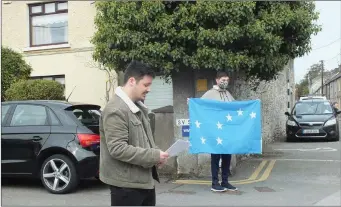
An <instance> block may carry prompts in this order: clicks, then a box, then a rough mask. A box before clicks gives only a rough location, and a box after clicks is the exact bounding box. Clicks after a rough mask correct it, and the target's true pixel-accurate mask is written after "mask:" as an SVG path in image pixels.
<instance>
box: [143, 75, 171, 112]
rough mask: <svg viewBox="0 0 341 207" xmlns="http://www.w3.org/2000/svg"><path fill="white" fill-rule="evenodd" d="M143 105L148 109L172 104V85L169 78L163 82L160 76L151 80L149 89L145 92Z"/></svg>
mask: <svg viewBox="0 0 341 207" xmlns="http://www.w3.org/2000/svg"><path fill="white" fill-rule="evenodd" d="M145 105H146V106H147V107H148V109H149V110H153V109H157V108H161V107H164V106H169V105H170V106H173V85H172V81H171V80H170V81H169V82H168V83H166V82H165V80H164V79H162V78H161V77H160V76H156V77H155V78H154V80H153V84H152V87H151V91H150V92H149V93H148V94H147V98H146V100H145Z"/></svg>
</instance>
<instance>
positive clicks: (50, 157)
mask: <svg viewBox="0 0 341 207" xmlns="http://www.w3.org/2000/svg"><path fill="white" fill-rule="evenodd" d="M1 110H2V113H1V175H2V176H3V177H13V176H29V177H37V178H40V179H41V181H42V183H43V185H44V187H45V188H46V189H47V190H48V191H49V192H51V193H54V194H62V193H69V192H71V191H73V190H75V189H76V187H77V185H78V182H79V180H80V179H83V178H91V177H96V176H98V172H99V140H100V137H99V117H100V113H101V112H100V106H98V105H92V104H76V103H74V104H72V103H69V102H63V101H15V102H2V106H1Z"/></svg>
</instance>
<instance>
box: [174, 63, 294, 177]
mask: <svg viewBox="0 0 341 207" xmlns="http://www.w3.org/2000/svg"><path fill="white" fill-rule="evenodd" d="M214 76H215V72H214V71H197V72H182V73H180V74H178V75H177V76H176V77H173V90H174V93H173V94H174V137H175V139H187V138H183V137H181V127H179V126H177V125H176V123H175V122H176V119H188V106H187V101H186V100H187V98H189V97H201V95H202V94H203V93H204V92H196V85H195V83H196V80H197V79H201V78H206V79H207V80H208V88H211V87H212V85H213V84H215V83H214V81H215V80H214ZM229 76H230V80H231V81H230V91H231V93H232V95H233V96H234V97H235V99H236V100H248V99H260V100H261V101H262V113H263V117H262V126H263V129H262V139H263V146H264V145H266V144H268V143H271V142H274V141H281V140H284V139H285V123H286V116H285V115H284V112H286V111H287V110H288V108H287V107H288V102H290V107H292V104H293V103H294V97H293V91H294V72H293V61H290V62H289V64H288V65H287V66H286V67H285V68H284V70H283V71H282V72H281V73H280V74H279V75H278V78H277V79H276V80H273V81H270V82H268V83H265V82H261V83H260V85H259V86H258V87H257V89H256V90H253V89H252V84H250V83H247V82H245V81H244V80H243V75H242V74H240V73H231V74H229ZM288 80H289V82H288ZM288 83H289V84H288ZM288 87H289V88H290V90H289V94H290V97H289V96H288V90H287V89H288ZM244 157H246V156H238V157H237V160H240V159H242V158H244ZM209 160H210V158H209V155H207V154H201V155H199V156H198V155H191V154H188V153H183V154H182V155H180V156H179V157H177V165H178V169H177V171H178V172H177V173H178V175H186V176H205V177H206V176H210V162H209Z"/></svg>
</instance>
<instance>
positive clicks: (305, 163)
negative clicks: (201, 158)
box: [2, 142, 341, 206]
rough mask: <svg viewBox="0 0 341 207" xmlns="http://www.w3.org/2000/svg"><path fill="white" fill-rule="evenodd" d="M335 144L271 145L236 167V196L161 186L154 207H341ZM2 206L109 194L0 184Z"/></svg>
mask: <svg viewBox="0 0 341 207" xmlns="http://www.w3.org/2000/svg"><path fill="white" fill-rule="evenodd" d="M340 149H341V148H340V142H298V143H275V144H272V145H269V146H267V147H266V148H265V149H264V151H265V153H264V154H263V156H262V157H259V158H255V159H252V160H247V161H244V162H242V163H240V164H239V166H238V168H237V174H236V175H235V176H234V177H232V178H231V180H232V182H233V183H234V184H235V185H236V186H237V187H238V188H239V191H238V192H236V193H213V192H211V191H210V185H209V183H210V181H209V180H207V179H204V180H190V181H186V180H177V181H167V180H165V179H164V180H162V182H161V184H159V185H158V186H157V205H159V206H166V205H172V206H185V205H196V206H208V205H209V206H211V205H216V206H219V205H221V206H226V205H240V206H242V205H244V206H245V205H247V206H250V205H258V206H259V205H263V206H264V205H277V206H278V205H289V206H301V205H336V206H338V205H340V204H341V203H340V194H341V192H340V178H341V172H340V171H341V170H340V168H341V167H340V164H341V159H340ZM2 205H3V206H8V205H16V206H17V205H25V206H27V205H34V206H42V205H44V206H56V205H59V206H108V205H110V197H109V190H108V188H107V187H106V186H105V185H103V184H102V183H101V182H99V181H97V180H86V181H82V182H81V185H80V187H79V189H78V190H77V191H76V192H75V193H72V194H67V195H53V194H49V193H47V191H45V189H44V188H43V187H42V185H41V184H40V182H39V181H36V180H27V179H2Z"/></svg>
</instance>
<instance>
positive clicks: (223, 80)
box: [201, 72, 237, 192]
mask: <svg viewBox="0 0 341 207" xmlns="http://www.w3.org/2000/svg"><path fill="white" fill-rule="evenodd" d="M216 82H217V85H214V86H213V88H212V89H211V90H209V91H207V92H206V93H205V94H204V95H203V96H202V97H201V98H203V99H212V100H219V101H224V102H230V101H233V100H234V98H233V96H232V95H231V94H230V92H229V91H228V90H227V88H228V85H229V77H228V75H227V73H226V72H218V73H217V75H216ZM231 157H232V156H231V154H211V173H212V188H211V190H212V191H215V192H222V191H226V190H232V191H235V190H237V188H236V187H234V186H232V185H231V184H230V183H229V182H228V175H229V172H230V163H231ZM220 159H221V177H222V182H221V185H220V184H219V177H218V173H219V162H220Z"/></svg>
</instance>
